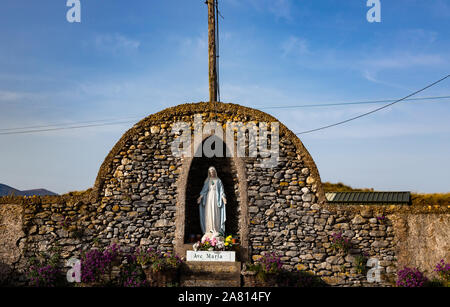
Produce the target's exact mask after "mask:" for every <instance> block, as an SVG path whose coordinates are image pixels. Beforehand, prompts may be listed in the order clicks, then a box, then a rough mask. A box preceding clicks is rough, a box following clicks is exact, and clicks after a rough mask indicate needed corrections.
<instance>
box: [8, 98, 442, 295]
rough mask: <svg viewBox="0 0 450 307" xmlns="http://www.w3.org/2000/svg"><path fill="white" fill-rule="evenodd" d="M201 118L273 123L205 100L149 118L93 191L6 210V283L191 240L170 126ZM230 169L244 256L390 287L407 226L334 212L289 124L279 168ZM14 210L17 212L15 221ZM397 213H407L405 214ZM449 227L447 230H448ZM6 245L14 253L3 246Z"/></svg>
mask: <svg viewBox="0 0 450 307" xmlns="http://www.w3.org/2000/svg"><path fill="white" fill-rule="evenodd" d="M195 114H201V115H202V117H203V120H204V121H212V120H217V121H218V122H220V123H221V124H225V123H227V122H229V121H232V122H242V123H247V122H250V121H254V122H257V123H258V122H275V121H276V119H275V118H273V117H271V116H269V115H267V114H265V113H262V112H260V111H257V110H253V109H248V108H244V107H240V106H237V105H231V104H217V105H215V106H212V105H211V104H208V103H199V104H188V105H181V106H178V107H175V108H171V109H167V110H165V111H162V112H160V113H157V114H155V115H152V116H149V117H148V118H146V119H144V120H142V121H141V122H139V123H138V124H137V125H135V126H134V127H133V128H132V129H130V130H129V131H128V132H127V133H126V134H125V135H124V136H123V137H122V139H121V140H120V141H119V142H118V143H117V144H116V146H115V147H114V148H113V149H112V150H111V152H110V153H109V155H108V156H107V157H106V159H105V161H104V163H103V164H102V166H101V168H100V171H99V175H98V177H97V180H96V183H95V185H94V187H93V189H92V191H88V192H86V193H85V194H84V195H78V196H77V195H65V196H63V197H49V198H42V199H41V198H25V199H24V198H21V199H20V200H19V199H16V200H14V201H12V202H11V203H16V205H0V206H1V207H0V209H1V210H0V213H1V218H2V221H3V222H2V224H5V225H10V226H11V227H12V228H11V229H13V230H11V229H9V230H8V231H9V232H8V231H7V232H5V230H4V228H1V229H0V230H1V231H2V233H1V234H2V236H1V237H0V240H1V241H2V246H5V247H4V248H3V249H1V250H0V255H1V259H0V261H1V262H2V263H3V264H7V265H9V267H10V268H11V272H14V274H9V276H8V278H9V279H8V281H7V282H10V283H12V282H17V283H19V284H20V283H21V282H22V283H23V282H25V278H24V275H23V273H24V269H25V267H26V260H27V259H28V258H29V257H32V256H33V255H36V254H37V253H39V252H41V251H48V250H50V249H51V248H55V247H57V248H59V249H60V253H61V255H62V257H63V259H69V258H71V257H77V258H79V257H80V256H81V253H82V252H83V251H85V250H88V249H91V248H92V247H107V246H109V245H110V244H112V243H119V244H120V245H121V246H122V247H123V248H125V249H128V250H131V249H133V248H135V247H138V246H142V247H154V248H158V249H160V250H166V251H169V250H170V251H171V250H174V249H176V247H177V244H180V242H181V243H184V242H183V241H180V240H184V224H185V223H186V221H185V220H184V214H185V206H186V205H187V204H186V195H185V193H189V191H186V189H185V188H186V187H185V185H186V177H185V176H187V171H186V170H189V166H190V165H189V164H188V163H190V162H189V161H190V160H189V159H183V158H176V157H174V156H173V155H172V152H171V148H170V145H171V143H172V142H173V140H174V139H175V137H176V135H175V134H174V133H173V131H172V129H171V127H172V125H173V124H174V123H175V122H178V121H183V122H188V123H192V122H193V120H194V115H195ZM232 164H233V165H232V167H231V169H232V171H233V174H232V176H233V178H235V179H234V180H237V182H235V184H234V188H233V189H234V192H235V194H236V197H237V198H238V199H237V202H238V205H239V206H240V208H239V210H237V212H238V214H239V215H241V216H240V217H234V218H236V219H237V218H239V228H240V235H241V239H242V241H243V242H241V244H242V245H244V246H246V249H245V253H246V255H244V256H247V257H246V258H248V259H253V260H256V259H258V257H260V256H261V255H263V254H264V253H267V252H276V253H278V254H279V255H281V256H282V261H283V262H284V267H285V268H286V269H288V270H291V271H294V270H298V269H301V270H307V271H311V272H314V273H315V274H316V275H318V276H321V277H322V278H323V279H324V280H325V281H326V282H327V283H329V284H332V285H341V286H359V285H377V286H380V285H386V286H388V285H392V281H393V279H394V277H395V273H396V270H397V257H398V255H399V243H398V242H399V237H401V235H399V233H400V232H401V231H403V232H404V229H403V228H401V227H400V226H398V225H404V223H403V224H402V223H400V224H399V223H396V221H397V219H395V215H393V214H391V213H392V212H391V213H389V212H388V211H386V210H387V209H388V208H386V207H370V206H369V207H368V206H365V207H364V206H354V207H345V206H339V207H330V206H328V205H327V204H326V202H325V198H324V193H323V191H322V186H321V181H320V176H319V173H318V171H317V168H316V166H315V164H314V161H313V160H312V158H311V156H310V155H309V153H308V151H307V150H306V149H305V148H304V146H303V144H302V143H301V142H300V140H299V139H298V138H297V137H296V136H295V135H294V134H293V133H292V132H291V131H289V130H288V129H287V128H286V127H285V126H284V125H282V124H280V157H279V164H278V166H277V167H275V168H269V169H267V168H261V167H260V164H261V158H260V157H256V158H242V159H240V160H239V161H238V160H236V159H232ZM219 175H220V174H219ZM197 180H204V178H198V179H197ZM240 181H242V182H240ZM244 183H245V184H244ZM6 201H7V200H3V203H5V202H6ZM17 203H19V204H20V205H17ZM188 205H189V204H188ZM11 210H12V211H14V213H13V214H12V215H11V214H10V215H8V213H7V212H12V211H11ZM389 210H390V209H389ZM392 210H393V211H395V212H397V213H398V212H402V210H403V211H404V212H407V211H408V208H399V207H397V208H395V209H392ZM389 214H391V215H389ZM406 214H407V213H406ZM446 218H448V215H447V216H446ZM394 222H395V223H394ZM409 223H411V222H409ZM427 223H428V222H427ZM429 223H432V221H431V220H430V221H429ZM396 225H397V226H396ZM436 225H437V224H436ZM444 226H445V227H446V228H447V233H449V232H448V227H449V226H448V223H446V224H445V225H444ZM2 227H3V225H2ZM8 227H9V226H8ZM395 227H397V228H398V229H399V230H397V229H396V228H395ZM402 229H403V230H402ZM22 233H23V235H22ZM336 233H342V235H343V236H344V237H345V238H348V240H350V241H351V246H350V249H349V250H348V251H347V252H342V251H339V250H335V249H333V246H332V241H331V238H332V235H333V234H336ZM180 234H182V235H180ZM9 238H11V239H9ZM439 238H443V237H442V236H441V237H439ZM10 240H11V241H10ZM440 240H441V239H440ZM7 241H8V242H9V243H8V244H10V245H11V248H8V247H6V246H9V245H3V244H4V242H7ZM14 241H15V242H14ZM408 242H409V241H408ZM439 242H440V241H439ZM5 244H6V243H5ZM402 244H409V243H405V242H403V243H402ZM411 244H412V243H411ZM429 247H430V245H427V248H429ZM8 250H10V252H8ZM18 251H19V252H18ZM361 255H366V257H371V258H376V259H378V261H379V265H380V271H381V275H382V280H381V282H378V283H375V284H372V283H368V281H367V278H366V275H365V272H361V271H358V269H357V260H358V259H359V258H358V257H360V256H361ZM244 258H245V257H244ZM405 259H406V258H405ZM425 260H426V261H428V258H427V259H425V258H424V260H423V261H422V262H424V261H425Z"/></svg>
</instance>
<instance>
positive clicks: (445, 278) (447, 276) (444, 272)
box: [434, 259, 450, 287]
mask: <svg viewBox="0 0 450 307" xmlns="http://www.w3.org/2000/svg"><path fill="white" fill-rule="evenodd" d="M434 271H435V272H436V273H438V275H439V277H440V281H441V282H442V284H443V285H444V286H446V287H448V286H450V263H446V262H445V260H444V259H441V261H439V262H438V264H436V268H435V269H434Z"/></svg>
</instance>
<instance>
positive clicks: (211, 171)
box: [209, 169, 216, 177]
mask: <svg viewBox="0 0 450 307" xmlns="http://www.w3.org/2000/svg"><path fill="white" fill-rule="evenodd" d="M209 176H211V177H216V170H214V169H210V170H209Z"/></svg>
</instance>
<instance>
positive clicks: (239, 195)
mask: <svg viewBox="0 0 450 307" xmlns="http://www.w3.org/2000/svg"><path fill="white" fill-rule="evenodd" d="M196 115H197V116H199V115H200V116H202V120H203V122H204V123H205V122H209V121H216V122H218V123H220V124H221V125H223V126H225V125H226V124H227V123H228V124H229V123H230V122H231V123H243V124H247V123H249V122H252V123H254V124H255V125H256V127H259V126H260V125H261V123H279V122H278V121H277V119H275V118H274V117H272V116H270V115H268V114H266V113H264V112H261V111H258V110H255V109H251V108H247V107H243V106H239V105H236V104H225V103H204V102H201V103H194V104H183V105H179V106H176V107H172V108H168V109H165V110H163V111H161V112H159V113H156V114H153V115H150V116H148V117H147V118H145V119H143V120H142V121H140V122H139V123H137V124H136V125H135V126H134V127H133V128H131V129H130V130H129V131H127V132H126V133H125V134H124V135H123V136H122V138H121V139H120V141H119V142H118V143H117V144H116V145H115V146H114V148H113V149H112V150H111V152H110V153H109V154H108V156H107V157H106V159H105V161H104V162H103V164H102V166H101V168H100V171H99V173H98V176H97V179H96V182H95V186H94V189H93V193H94V196H95V197H96V198H97V200H98V201H99V202H100V203H101V206H102V207H103V208H104V211H103V214H104V215H105V218H106V220H107V221H109V223H108V225H107V227H105V228H104V230H103V231H101V233H100V239H104V240H105V241H106V240H111V239H114V238H115V239H117V240H118V241H119V242H121V243H122V244H126V245H131V246H133V245H134V246H138V245H141V246H146V247H147V246H148V247H150V246H152V247H157V248H159V249H166V250H173V249H175V250H176V251H177V252H178V253H183V252H184V248H185V244H186V243H188V242H189V241H191V240H192V237H196V236H198V235H199V234H200V229H199V218H198V205H197V203H196V201H195V200H196V198H197V197H198V194H199V192H200V189H201V186H202V184H203V181H204V180H205V177H206V170H207V168H208V167H209V166H210V165H213V166H215V167H216V169H217V171H218V175H219V177H220V178H221V179H222V181H223V182H224V186H225V192H226V194H227V198H228V200H229V201H228V204H227V222H226V230H227V233H229V234H235V235H238V236H239V238H240V240H241V247H242V248H241V258H242V260H246V259H248V258H249V257H250V256H252V255H259V254H261V253H262V252H264V251H271V250H277V251H278V252H279V253H281V254H283V256H284V258H285V259H284V260H285V262H286V263H289V262H290V260H292V258H295V256H297V255H298V251H297V252H296V249H298V248H299V245H298V243H299V242H300V241H299V240H300V239H299V238H294V237H290V236H289V233H290V231H291V230H292V229H293V228H295V227H296V226H295V225H299V224H301V219H302V218H303V216H301V214H300V213H301V211H302V210H304V209H305V208H309V207H311V206H317V205H319V204H321V203H323V202H324V200H325V198H324V193H323V190H322V186H321V181H320V176H319V172H318V170H317V167H316V165H315V163H314V161H313V159H312V158H311V156H310V154H309V153H308V151H307V150H306V148H305V147H304V146H303V144H302V142H301V141H300V140H299V138H298V137H297V136H296V135H295V134H294V133H292V132H291V131H290V130H289V129H288V128H287V127H286V126H284V125H283V124H282V123H279V158H278V163H277V165H276V166H275V167H272V168H262V167H260V162H261V157H260V156H256V157H229V158H227V157H212V158H207V157H204V156H202V157H184V158H181V157H175V156H174V155H173V153H172V151H171V144H172V143H173V141H174V140H175V139H176V138H177V137H178V136H177V135H176V132H174V131H172V128H173V126H174V125H175V123H177V122H185V123H193V122H194V117H195V116H196ZM208 136H209V135H207V134H205V135H202V140H205V139H207V137H208ZM192 146H194V144H193V145H191V147H192ZM227 146H229V144H226V140H225V141H224V147H225V148H226V147H227ZM248 146H249V144H247V145H246V147H247V149H248ZM196 150H197V148H194V149H193V150H192V152H195V151H196ZM288 242H289V243H288ZM296 246H297V247H296ZM297 259H298V258H297ZM297 259H294V260H293V261H292V265H294V263H296V261H297Z"/></svg>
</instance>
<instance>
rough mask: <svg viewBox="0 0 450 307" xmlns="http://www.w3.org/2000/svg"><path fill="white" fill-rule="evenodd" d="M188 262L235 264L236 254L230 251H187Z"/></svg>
mask: <svg viewBox="0 0 450 307" xmlns="http://www.w3.org/2000/svg"><path fill="white" fill-rule="evenodd" d="M186 260H187V261H210V262H211V261H217V262H234V261H236V252H229V251H187V255H186Z"/></svg>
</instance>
